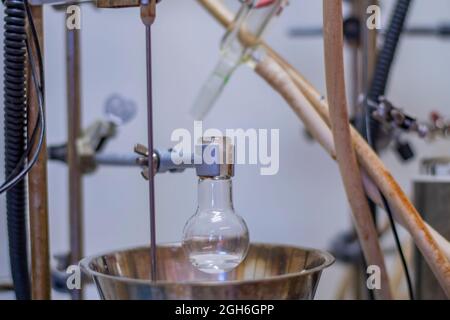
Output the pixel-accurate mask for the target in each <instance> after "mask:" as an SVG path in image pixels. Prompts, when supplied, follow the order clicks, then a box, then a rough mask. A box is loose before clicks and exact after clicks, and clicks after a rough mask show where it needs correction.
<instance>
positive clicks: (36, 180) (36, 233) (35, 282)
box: [27, 6, 51, 300]
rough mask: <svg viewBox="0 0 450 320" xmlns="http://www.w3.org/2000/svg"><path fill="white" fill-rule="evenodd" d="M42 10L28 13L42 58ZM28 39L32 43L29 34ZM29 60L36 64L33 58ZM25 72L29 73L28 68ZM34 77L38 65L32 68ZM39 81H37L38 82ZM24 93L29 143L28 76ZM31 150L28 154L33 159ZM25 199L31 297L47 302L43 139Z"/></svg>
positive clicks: (34, 108) (35, 110)
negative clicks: (27, 205)
mask: <svg viewBox="0 0 450 320" xmlns="http://www.w3.org/2000/svg"><path fill="white" fill-rule="evenodd" d="M42 11H43V10H42V6H31V13H32V15H33V21H34V24H35V27H36V31H37V35H38V39H39V43H40V46H41V51H42V54H43V53H44V50H43V49H44V47H43V44H44V30H43V28H44V23H43V12H42ZM28 38H29V39H32V35H31V32H30V31H29V32H28ZM33 59H34V60H35V61H38V58H37V55H36V54H35V53H34V54H33ZM28 70H31V68H30V66H29V67H28ZM36 76H37V77H38V76H39V65H38V64H36ZM39 80H41V79H39ZM27 91H28V132H27V133H28V139H30V136H31V133H32V132H33V129H34V126H35V124H36V119H37V118H38V115H39V104H38V96H37V92H36V88H35V86H34V83H33V78H32V76H31V72H30V71H29V72H28V75H27ZM34 152H35V150H34V149H33V150H32V151H31V152H30V155H33V154H34ZM28 197H29V201H28V204H29V215H30V246H31V286H32V287H31V294H32V298H33V300H49V299H51V282H50V245H49V226H48V201H47V200H48V189H47V144H46V140H45V138H44V142H43V144H42V149H41V151H40V154H39V159H38V161H37V162H36V164H35V165H34V166H33V169H31V171H30V173H29V174H28Z"/></svg>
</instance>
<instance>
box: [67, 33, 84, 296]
mask: <svg viewBox="0 0 450 320" xmlns="http://www.w3.org/2000/svg"><path fill="white" fill-rule="evenodd" d="M79 32H80V31H79V30H76V29H74V30H69V29H67V28H66V55H67V56H66V59H67V61H66V63H67V131H68V132H67V134H68V139H67V141H68V142H67V163H68V169H69V193H68V194H69V223H70V226H69V234H70V263H71V264H78V262H79V261H80V260H81V258H83V185H82V171H81V167H80V161H79V156H78V150H77V139H78V138H79V137H80V135H81V86H80V37H79ZM71 295H72V299H73V300H81V299H82V298H83V292H82V290H72V292H71Z"/></svg>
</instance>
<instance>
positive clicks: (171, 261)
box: [80, 244, 334, 300]
mask: <svg viewBox="0 0 450 320" xmlns="http://www.w3.org/2000/svg"><path fill="white" fill-rule="evenodd" d="M333 262H334V258H333V257H332V256H331V255H330V254H329V253H327V252H323V251H319V250H310V249H303V248H299V247H294V246H282V245H271V244H252V245H250V249H249V252H248V255H247V257H246V259H245V260H244V261H243V262H242V263H241V264H240V265H239V266H238V267H237V268H236V269H234V270H233V271H231V272H228V273H222V274H206V273H203V272H201V271H198V270H197V269H195V268H194V267H192V265H191V263H190V262H189V260H188V259H187V257H186V255H185V253H184V251H183V248H182V247H181V245H180V244H168V245H159V246H158V249H157V264H158V265H157V273H158V281H156V282H152V281H150V279H149V275H150V248H138V249H131V250H126V251H118V252H112V253H109V254H105V255H100V256H96V257H91V258H86V259H84V260H82V261H81V262H80V265H81V267H82V269H83V271H84V272H85V273H87V274H88V275H90V276H92V278H93V280H94V282H95V284H96V286H97V289H98V292H99V295H100V297H101V298H102V299H106V300H117V299H132V300H165V299H168V300H172V299H173V300H178V299H185V300H190V299H193V300H205V299H224V300H225V299H226V300H242V299H278V300H281V299H291V300H297V299H313V298H314V294H315V292H316V288H317V285H318V282H319V279H320V276H321V274H322V271H323V269H325V268H326V267H328V266H330V265H331V264H332V263H333Z"/></svg>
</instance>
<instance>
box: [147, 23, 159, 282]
mask: <svg viewBox="0 0 450 320" xmlns="http://www.w3.org/2000/svg"><path fill="white" fill-rule="evenodd" d="M145 39H146V49H147V117H148V118H147V122H148V123H147V126H148V127H147V128H148V129H147V131H148V132H147V133H148V150H150V152H151V150H154V148H153V92H152V31H151V25H146V26H145ZM148 169H149V172H150V179H148V190H149V206H150V247H151V259H152V261H151V271H150V275H151V279H152V280H153V281H156V274H157V273H156V213H155V179H154V178H153V172H155V171H154V168H153V157H152V156H151V155H150V156H149V157H148Z"/></svg>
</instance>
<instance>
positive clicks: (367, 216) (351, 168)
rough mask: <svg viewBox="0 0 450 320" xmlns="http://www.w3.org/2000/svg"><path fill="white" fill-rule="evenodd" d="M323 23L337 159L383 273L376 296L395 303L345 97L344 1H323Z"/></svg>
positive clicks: (361, 232)
mask: <svg viewBox="0 0 450 320" xmlns="http://www.w3.org/2000/svg"><path fill="white" fill-rule="evenodd" d="M323 23H324V48H325V73H326V82H327V92H328V103H329V106H330V121H331V128H332V132H333V136H334V143H335V148H336V157H337V161H338V164H339V169H340V171H341V176H342V180H343V182H344V186H345V191H346V193H347V198H348V201H349V203H350V206H351V208H352V212H353V218H354V223H355V227H356V232H357V234H358V237H359V241H360V243H361V247H362V250H363V253H364V256H365V258H366V262H367V264H368V265H376V266H378V267H379V268H380V271H381V288H380V291H379V292H378V291H375V293H376V294H377V296H378V297H379V298H381V299H391V298H392V295H391V291H390V285H389V278H388V274H387V271H386V265H385V263H384V256H383V253H382V251H381V247H380V243H379V241H378V232H377V229H376V227H375V223H374V221H373V218H372V214H371V210H370V208H369V204H368V202H367V197H366V194H365V192H364V187H363V182H362V176H361V172H360V169H359V165H358V162H357V160H356V154H355V150H354V149H353V143H352V140H351V134H350V126H349V123H350V122H349V117H348V108H347V97H346V93H345V76H344V54H343V50H344V36H343V18H342V0H333V1H329V0H325V1H323Z"/></svg>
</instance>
